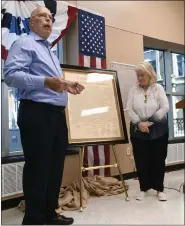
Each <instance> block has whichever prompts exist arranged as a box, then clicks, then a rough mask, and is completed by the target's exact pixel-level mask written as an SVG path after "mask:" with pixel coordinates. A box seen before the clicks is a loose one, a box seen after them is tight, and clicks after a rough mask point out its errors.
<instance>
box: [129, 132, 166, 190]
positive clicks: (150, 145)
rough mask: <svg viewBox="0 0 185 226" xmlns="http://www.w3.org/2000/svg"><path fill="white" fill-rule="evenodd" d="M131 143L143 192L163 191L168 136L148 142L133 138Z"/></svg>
mask: <svg viewBox="0 0 185 226" xmlns="http://www.w3.org/2000/svg"><path fill="white" fill-rule="evenodd" d="M131 143H132V147H133V154H134V159H135V164H136V168H137V174H138V178H139V183H140V189H141V191H147V190H149V189H151V188H153V189H155V190H157V191H163V189H164V185H163V182H164V174H165V159H166V157H167V146H168V134H165V135H164V136H162V137H160V138H158V139H155V140H147V141H146V140H140V139H138V138H134V137H131Z"/></svg>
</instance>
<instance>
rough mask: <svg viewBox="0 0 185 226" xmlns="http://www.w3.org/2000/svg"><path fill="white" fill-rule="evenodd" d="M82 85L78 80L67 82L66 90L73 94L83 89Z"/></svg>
mask: <svg viewBox="0 0 185 226" xmlns="http://www.w3.org/2000/svg"><path fill="white" fill-rule="evenodd" d="M84 88H85V87H84V86H83V85H81V84H80V83H78V82H69V83H68V88H67V91H68V92H69V93H71V94H73V95H76V94H80V93H81V92H82V91H83V90H84Z"/></svg>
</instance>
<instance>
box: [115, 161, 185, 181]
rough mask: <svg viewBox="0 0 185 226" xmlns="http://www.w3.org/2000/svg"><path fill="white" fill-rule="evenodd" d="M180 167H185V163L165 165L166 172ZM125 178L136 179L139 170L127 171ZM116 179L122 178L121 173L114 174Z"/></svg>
mask: <svg viewBox="0 0 185 226" xmlns="http://www.w3.org/2000/svg"><path fill="white" fill-rule="evenodd" d="M180 169H185V163H180V164H176V165H169V166H166V167H165V172H172V171H176V170H180ZM122 176H123V179H124V180H129V179H134V178H136V177H137V171H134V172H130V173H125V174H123V175H122ZM114 177H115V178H116V179H118V180H120V175H116V176H114Z"/></svg>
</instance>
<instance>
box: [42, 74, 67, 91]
mask: <svg viewBox="0 0 185 226" xmlns="http://www.w3.org/2000/svg"><path fill="white" fill-rule="evenodd" d="M69 83H70V82H68V81H66V80H65V79H63V78H62V77H46V78H45V81H44V87H45V88H49V89H51V90H53V91H55V92H58V93H61V92H64V91H67V89H68V87H69Z"/></svg>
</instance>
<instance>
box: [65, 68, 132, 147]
mask: <svg viewBox="0 0 185 226" xmlns="http://www.w3.org/2000/svg"><path fill="white" fill-rule="evenodd" d="M61 67H62V69H63V74H64V78H65V79H66V80H68V81H78V82H79V83H81V84H82V85H84V86H85V90H83V91H82V93H81V94H80V95H72V94H68V105H67V108H66V119H67V125H68V131H69V146H71V145H74V146H83V145H97V144H118V143H119V144H120V143H128V136H127V130H126V124H125V118H124V113H123V107H122V101H121V94H120V89H119V84H118V79H117V74H116V71H111V70H101V69H92V68H86V67H78V66H70V65H61Z"/></svg>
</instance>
